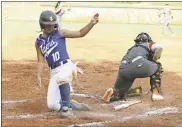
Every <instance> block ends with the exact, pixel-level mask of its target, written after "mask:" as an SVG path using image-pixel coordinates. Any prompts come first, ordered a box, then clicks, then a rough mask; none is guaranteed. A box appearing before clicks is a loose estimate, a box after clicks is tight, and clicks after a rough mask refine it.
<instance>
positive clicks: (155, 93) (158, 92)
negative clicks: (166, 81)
mask: <svg viewBox="0 0 182 127" xmlns="http://www.w3.org/2000/svg"><path fill="white" fill-rule="evenodd" d="M157 65H158V68H157V71H156V72H155V73H154V74H153V75H152V76H150V85H151V92H152V100H153V101H158V100H162V99H163V96H162V89H161V88H162V72H163V68H162V65H161V63H157Z"/></svg>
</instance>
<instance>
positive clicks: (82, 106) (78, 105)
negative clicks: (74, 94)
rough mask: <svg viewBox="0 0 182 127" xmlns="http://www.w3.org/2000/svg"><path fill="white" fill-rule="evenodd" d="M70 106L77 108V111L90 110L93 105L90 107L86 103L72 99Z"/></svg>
mask: <svg viewBox="0 0 182 127" xmlns="http://www.w3.org/2000/svg"><path fill="white" fill-rule="evenodd" d="M70 106H71V108H72V109H73V110H77V111H90V110H91V107H89V106H88V105H86V104H84V103H79V102H77V101H76V100H71V101H70Z"/></svg>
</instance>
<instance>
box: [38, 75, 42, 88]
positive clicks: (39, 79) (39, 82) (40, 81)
mask: <svg viewBox="0 0 182 127" xmlns="http://www.w3.org/2000/svg"><path fill="white" fill-rule="evenodd" d="M38 86H39V87H40V88H42V79H41V78H40V77H38Z"/></svg>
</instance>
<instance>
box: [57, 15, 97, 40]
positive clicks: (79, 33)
mask: <svg viewBox="0 0 182 127" xmlns="http://www.w3.org/2000/svg"><path fill="white" fill-rule="evenodd" d="M98 21H99V14H98V13H96V14H94V16H93V17H92V19H91V21H90V22H89V23H88V24H87V25H86V26H85V27H83V28H82V29H81V30H79V31H70V30H66V29H62V30H60V34H61V35H62V36H63V37H65V38H79V37H84V36H85V35H87V33H88V32H89V31H90V30H91V29H92V28H93V26H94V25H95V24H97V23H98Z"/></svg>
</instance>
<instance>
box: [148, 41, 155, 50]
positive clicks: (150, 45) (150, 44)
mask: <svg viewBox="0 0 182 127" xmlns="http://www.w3.org/2000/svg"><path fill="white" fill-rule="evenodd" d="M153 44H155V42H149V49H150V50H151V48H152V45H153Z"/></svg>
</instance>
